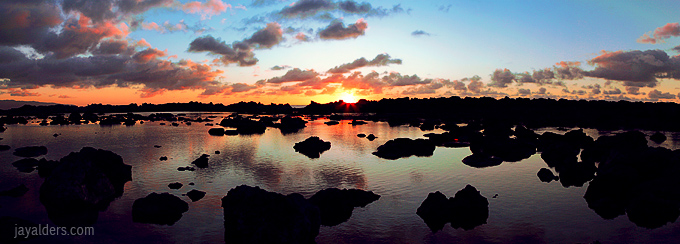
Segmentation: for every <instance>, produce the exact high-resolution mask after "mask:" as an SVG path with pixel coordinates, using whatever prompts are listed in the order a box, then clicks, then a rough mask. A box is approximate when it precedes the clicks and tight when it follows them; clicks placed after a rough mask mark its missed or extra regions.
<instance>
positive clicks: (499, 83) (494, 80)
mask: <svg viewBox="0 0 680 244" xmlns="http://www.w3.org/2000/svg"><path fill="white" fill-rule="evenodd" d="M513 80H515V75H514V74H513V73H512V72H510V70H509V69H502V70H501V69H497V70H495V71H494V72H493V73H492V74H491V83H489V86H491V87H497V88H505V87H508V85H509V84H511V83H512V81H513Z"/></svg>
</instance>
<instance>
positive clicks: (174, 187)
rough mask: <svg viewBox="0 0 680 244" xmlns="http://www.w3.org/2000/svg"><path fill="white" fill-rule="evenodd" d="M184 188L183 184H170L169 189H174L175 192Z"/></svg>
mask: <svg viewBox="0 0 680 244" xmlns="http://www.w3.org/2000/svg"><path fill="white" fill-rule="evenodd" d="M182 186H183V185H182V183H179V182H175V183H170V184H168V188H170V189H173V190H176V189H179V188H182Z"/></svg>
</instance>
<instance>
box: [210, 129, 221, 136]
mask: <svg viewBox="0 0 680 244" xmlns="http://www.w3.org/2000/svg"><path fill="white" fill-rule="evenodd" d="M208 134H210V135H213V136H223V135H224V128H210V129H209V130H208Z"/></svg>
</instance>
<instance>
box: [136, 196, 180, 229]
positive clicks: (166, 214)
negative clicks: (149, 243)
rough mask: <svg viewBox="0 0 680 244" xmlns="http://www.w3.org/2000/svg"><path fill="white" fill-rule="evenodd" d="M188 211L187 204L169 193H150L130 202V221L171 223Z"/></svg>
mask: <svg viewBox="0 0 680 244" xmlns="http://www.w3.org/2000/svg"><path fill="white" fill-rule="evenodd" d="M186 211H189V204H187V203H186V202H185V201H182V199H180V198H179V197H177V196H175V195H172V194H170V193H167V192H166V193H160V194H159V193H155V192H153V193H151V194H149V195H148V196H146V197H144V198H140V199H137V200H135V202H134V203H133V204H132V221H134V222H138V223H149V224H159V225H173V224H175V223H176V222H177V221H179V220H180V219H181V218H182V214H183V213H184V212H186Z"/></svg>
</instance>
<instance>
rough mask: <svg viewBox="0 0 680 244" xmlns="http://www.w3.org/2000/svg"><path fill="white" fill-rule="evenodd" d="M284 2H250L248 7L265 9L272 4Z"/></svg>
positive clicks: (275, 0)
mask: <svg viewBox="0 0 680 244" xmlns="http://www.w3.org/2000/svg"><path fill="white" fill-rule="evenodd" d="M285 1H286V0H252V1H251V3H250V6H253V7H266V6H271V5H274V4H278V3H282V2H285Z"/></svg>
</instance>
